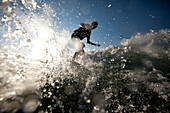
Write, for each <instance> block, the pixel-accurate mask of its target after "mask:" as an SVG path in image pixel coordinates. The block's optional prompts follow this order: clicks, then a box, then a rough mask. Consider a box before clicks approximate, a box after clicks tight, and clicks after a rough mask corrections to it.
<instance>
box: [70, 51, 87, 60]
mask: <svg viewBox="0 0 170 113" xmlns="http://www.w3.org/2000/svg"><path fill="white" fill-rule="evenodd" d="M82 54H84V49H82V50H81V51H79V52H75V53H74V56H73V58H72V60H75V58H76V57H77V56H78V55H82Z"/></svg>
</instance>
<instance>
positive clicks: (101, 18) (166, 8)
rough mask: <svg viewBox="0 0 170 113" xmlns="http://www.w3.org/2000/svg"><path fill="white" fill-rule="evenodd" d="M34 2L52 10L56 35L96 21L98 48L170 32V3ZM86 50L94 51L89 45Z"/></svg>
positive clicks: (118, 0) (149, 0)
mask: <svg viewBox="0 0 170 113" xmlns="http://www.w3.org/2000/svg"><path fill="white" fill-rule="evenodd" d="M37 1H38V5H40V6H41V5H42V4H44V3H46V4H48V5H49V6H50V7H51V8H52V9H54V10H55V12H56V17H59V20H57V19H55V20H56V21H60V22H61V24H59V25H58V30H59V31H61V30H62V29H68V30H69V31H70V33H72V32H73V31H74V30H75V29H77V28H78V27H79V24H80V23H89V24H90V23H91V22H92V21H98V23H99V26H98V27H97V28H96V29H95V30H93V31H92V35H91V41H92V42H99V43H100V44H101V47H100V48H104V47H106V46H108V45H113V46H118V45H119V44H120V42H121V40H122V39H124V38H131V37H132V36H134V35H135V34H137V33H141V34H145V33H148V32H150V30H151V29H152V30H154V31H159V30H161V29H169V28H170V0H37ZM19 4H20V5H21V6H23V5H22V4H21V3H19ZM1 11H2V10H1ZM26 11H27V9H25V12H26ZM120 35H122V38H120ZM85 41H86V40H85ZM88 47H90V48H95V49H96V47H93V46H91V45H88Z"/></svg>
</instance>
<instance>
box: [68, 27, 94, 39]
mask: <svg viewBox="0 0 170 113" xmlns="http://www.w3.org/2000/svg"><path fill="white" fill-rule="evenodd" d="M90 35H91V30H86V29H85V28H83V27H80V28H79V29H77V30H75V31H74V33H73V34H72V35H71V38H78V39H80V40H83V39H84V38H85V37H90Z"/></svg>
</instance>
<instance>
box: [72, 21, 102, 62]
mask: <svg viewBox="0 0 170 113" xmlns="http://www.w3.org/2000/svg"><path fill="white" fill-rule="evenodd" d="M97 26H98V22H97V21H94V22H92V23H91V25H89V24H84V23H81V24H80V28H78V29H77V30H75V31H74V33H73V34H72V35H71V39H72V41H73V42H74V43H75V44H74V46H75V48H76V52H75V54H74V56H73V58H72V61H73V62H74V60H75V58H76V57H77V56H78V55H80V54H82V53H84V49H83V48H84V47H85V45H84V44H83V42H82V40H83V39H84V38H87V43H88V44H91V45H94V46H100V45H99V44H95V43H92V42H90V36H91V30H93V29H95V28H96V27H97ZM76 45H77V46H76Z"/></svg>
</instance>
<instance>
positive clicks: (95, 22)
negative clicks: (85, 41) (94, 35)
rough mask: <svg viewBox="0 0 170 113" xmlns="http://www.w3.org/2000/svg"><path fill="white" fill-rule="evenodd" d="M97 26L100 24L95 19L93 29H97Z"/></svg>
mask: <svg viewBox="0 0 170 113" xmlns="http://www.w3.org/2000/svg"><path fill="white" fill-rule="evenodd" d="M97 26H98V22H97V21H94V22H92V23H91V27H92V29H95V28H96V27H97Z"/></svg>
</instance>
